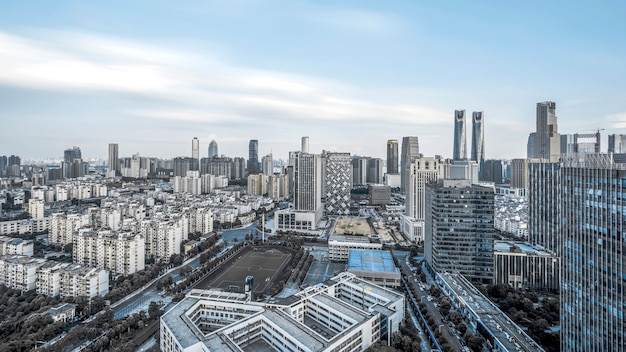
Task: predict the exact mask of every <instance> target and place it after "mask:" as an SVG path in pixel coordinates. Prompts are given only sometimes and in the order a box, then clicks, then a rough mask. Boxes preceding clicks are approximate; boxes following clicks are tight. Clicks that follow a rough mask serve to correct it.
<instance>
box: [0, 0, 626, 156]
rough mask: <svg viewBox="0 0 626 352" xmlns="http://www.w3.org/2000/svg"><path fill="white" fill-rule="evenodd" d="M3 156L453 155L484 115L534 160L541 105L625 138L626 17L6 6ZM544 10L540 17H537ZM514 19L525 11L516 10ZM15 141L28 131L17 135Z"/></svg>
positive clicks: (354, 6)
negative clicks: (213, 151) (74, 151)
mask: <svg viewBox="0 0 626 352" xmlns="http://www.w3.org/2000/svg"><path fill="white" fill-rule="evenodd" d="M4 8H5V9H4V11H2V13H0V64H1V65H2V66H3V70H1V71H0V104H2V106H3V109H2V111H0V119H1V120H2V122H3V128H2V132H0V150H1V151H2V152H0V154H7V155H10V154H15V155H20V156H21V157H22V158H24V159H27V158H47V157H56V158H60V157H61V156H62V153H63V150H65V149H67V148H69V147H71V146H74V145H75V146H78V147H80V148H81V150H82V152H83V155H84V156H85V158H86V159H90V158H102V159H106V156H107V150H108V149H107V148H108V144H109V143H118V144H119V148H120V149H119V155H120V156H130V155H132V154H135V153H139V154H140V155H142V156H154V157H162V158H173V157H176V156H191V143H190V142H191V140H192V138H193V137H198V138H199V140H200V156H201V157H204V156H206V154H207V150H208V146H209V142H210V141H211V140H212V139H215V140H216V141H217V143H218V145H219V152H220V154H224V155H227V156H232V157H235V156H241V157H246V156H247V154H248V152H247V150H248V142H249V140H250V139H257V140H259V150H258V153H259V156H262V155H266V154H269V153H270V152H271V153H273V155H274V156H275V157H276V158H277V159H278V158H282V159H286V158H287V155H288V152H289V151H292V150H299V149H300V138H301V137H302V136H309V137H310V149H311V152H314V153H319V152H321V150H322V149H326V150H332V151H338V152H350V153H353V154H358V155H367V156H372V157H376V158H382V159H383V160H385V159H386V142H387V140H389V139H397V140H401V139H402V137H405V136H417V137H419V144H420V151H421V152H422V153H423V154H424V155H425V156H433V155H435V154H440V155H442V156H444V157H452V145H453V134H454V132H453V130H454V110H458V109H462V110H466V111H483V112H484V128H485V134H484V145H485V158H486V159H503V158H506V159H510V158H521V157H525V156H526V141H527V138H528V134H529V133H531V132H533V131H534V129H535V118H536V115H535V108H536V103H537V102H541V101H548V100H549V101H555V102H556V112H557V116H558V124H559V132H560V133H562V134H569V133H576V132H590V131H592V130H595V129H597V128H604V129H605V130H604V131H602V135H603V138H602V151H606V147H607V137H606V136H607V135H608V134H612V133H624V132H626V131H625V130H624V128H625V127H626V89H625V88H624V87H623V84H622V82H623V81H624V78H626V70H625V68H626V48H624V47H623V46H622V45H621V38H620V33H623V32H624V31H625V30H626V28H625V27H626V24H623V23H622V22H621V19H620V18H619V14H621V13H624V10H626V5H624V4H621V3H613V2H610V1H606V2H602V3H600V4H589V5H586V4H568V6H567V8H563V7H561V6H559V5H558V4H543V3H539V2H530V3H524V4H506V6H503V5H501V4H495V5H493V4H487V3H482V4H480V3H479V4H465V3H463V2H451V3H446V4H414V3H411V2H402V1H401V2H397V3H393V4H377V3H375V2H358V3H357V2H344V3H342V4H341V5H337V4H329V3H319V2H298V3H293V2H283V1H279V2H265V1H235V2H229V3H228V4H223V3H220V2H199V1H198V2H190V3H186V4H183V5H181V4H170V3H167V2H152V3H150V6H145V5H141V4H140V3H137V2H130V3H128V2H117V1H113V2H108V3H106V4H90V3H80V2H78V3H77V2H72V1H60V2H55V3H46V2H43V1H41V2H29V3H28V4H26V3H20V2H17V3H7V4H5V5H4ZM538 9H539V10H538ZM511 13H515V16H511ZM16 131H25V132H24V133H16Z"/></svg>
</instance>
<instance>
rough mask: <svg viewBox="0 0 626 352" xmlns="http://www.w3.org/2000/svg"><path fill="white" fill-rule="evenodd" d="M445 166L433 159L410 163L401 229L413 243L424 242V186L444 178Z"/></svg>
mask: <svg viewBox="0 0 626 352" xmlns="http://www.w3.org/2000/svg"><path fill="white" fill-rule="evenodd" d="M446 166H447V163H445V162H443V161H442V160H440V159H438V158H433V157H422V158H418V159H416V160H415V161H414V162H413V163H411V167H410V172H409V183H408V187H407V192H406V202H405V204H406V212H405V216H403V218H402V222H401V229H402V232H403V233H404V234H405V236H407V237H408V238H409V239H410V240H411V242H413V243H421V242H424V216H425V214H424V212H425V207H426V204H425V195H426V185H427V184H428V183H430V182H434V181H436V180H438V179H440V178H444V177H445V172H446Z"/></svg>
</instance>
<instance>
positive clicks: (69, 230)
mask: <svg viewBox="0 0 626 352" xmlns="http://www.w3.org/2000/svg"><path fill="white" fill-rule="evenodd" d="M84 225H85V219H84V217H83V216H82V215H81V214H64V213H54V214H52V217H51V219H50V232H49V233H48V243H50V244H60V245H66V244H69V243H73V242H74V233H75V232H77V231H78V229H80V228H81V227H83V226H84Z"/></svg>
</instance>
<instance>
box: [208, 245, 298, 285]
mask: <svg viewBox="0 0 626 352" xmlns="http://www.w3.org/2000/svg"><path fill="white" fill-rule="evenodd" d="M290 257H291V255H290V254H287V253H283V252H281V251H279V250H276V249H267V250H266V249H260V250H252V251H249V252H246V253H243V254H241V255H240V256H239V257H238V258H236V259H235V261H234V262H232V264H230V266H229V267H227V268H226V269H225V270H224V271H223V272H222V273H221V274H219V276H217V277H216V278H215V279H211V281H210V282H209V283H208V286H209V287H211V288H220V289H223V290H224V291H232V292H243V291H244V285H245V280H246V276H248V275H252V276H254V284H253V286H252V291H253V292H255V293H264V292H265V291H266V290H268V289H270V288H271V287H272V285H273V284H275V282H274V281H275V280H276V278H277V277H278V276H279V274H280V272H281V271H282V270H283V269H284V267H285V265H286V264H287V263H288V262H289V258H290Z"/></svg>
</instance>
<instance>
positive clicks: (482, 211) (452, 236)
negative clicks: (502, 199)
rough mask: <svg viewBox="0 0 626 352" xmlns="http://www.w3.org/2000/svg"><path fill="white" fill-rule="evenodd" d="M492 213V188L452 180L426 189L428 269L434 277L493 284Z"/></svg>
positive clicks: (440, 181) (446, 180)
mask: <svg viewBox="0 0 626 352" xmlns="http://www.w3.org/2000/svg"><path fill="white" fill-rule="evenodd" d="M493 213H494V190H493V188H490V187H483V186H479V185H472V184H471V183H470V181H469V180H452V179H442V180H439V181H438V182H437V184H429V185H427V186H426V209H425V217H426V219H425V241H424V255H425V260H426V265H427V267H428V268H429V269H430V270H431V271H433V272H435V273H443V272H458V273H460V274H462V275H463V276H465V277H466V278H467V279H468V280H470V281H473V282H480V283H483V284H490V283H492V282H493V278H494V273H493V268H494V261H493V239H494V233H495V230H494V227H493Z"/></svg>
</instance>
